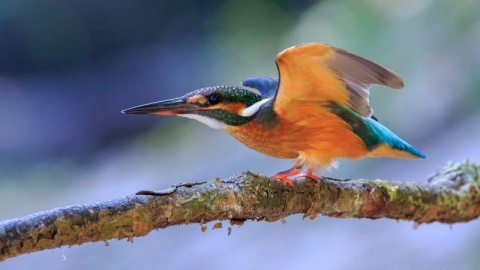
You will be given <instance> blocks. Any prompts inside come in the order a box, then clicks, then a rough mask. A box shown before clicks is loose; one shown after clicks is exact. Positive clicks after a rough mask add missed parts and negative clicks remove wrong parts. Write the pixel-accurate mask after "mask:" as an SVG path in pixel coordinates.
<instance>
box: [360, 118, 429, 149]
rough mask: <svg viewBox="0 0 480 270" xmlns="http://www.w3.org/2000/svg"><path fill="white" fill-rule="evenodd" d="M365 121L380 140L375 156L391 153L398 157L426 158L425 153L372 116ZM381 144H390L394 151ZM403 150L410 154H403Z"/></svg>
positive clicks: (389, 146)
mask: <svg viewBox="0 0 480 270" xmlns="http://www.w3.org/2000/svg"><path fill="white" fill-rule="evenodd" d="M365 122H366V123H367V125H368V126H369V127H370V128H371V131H372V132H373V133H375V135H376V137H377V138H378V140H379V142H380V145H379V147H376V148H375V149H374V150H373V151H372V155H373V156H377V155H378V156H384V155H391V156H398V157H413V158H426V156H425V155H424V154H422V153H421V152H420V151H418V150H417V149H415V148H414V147H413V146H411V145H410V144H408V143H407V142H405V141H404V140H402V139H400V138H399V137H398V136H397V135H395V134H394V133H393V132H392V131H390V130H389V129H388V128H386V127H384V126H383V125H382V124H380V123H379V122H377V121H375V120H373V119H371V118H368V119H365ZM381 144H383V145H386V146H388V148H391V150H393V151H389V150H388V148H385V147H381ZM395 150H396V151H395ZM402 152H403V153H407V154H408V155H406V156H405V155H404V154H402Z"/></svg>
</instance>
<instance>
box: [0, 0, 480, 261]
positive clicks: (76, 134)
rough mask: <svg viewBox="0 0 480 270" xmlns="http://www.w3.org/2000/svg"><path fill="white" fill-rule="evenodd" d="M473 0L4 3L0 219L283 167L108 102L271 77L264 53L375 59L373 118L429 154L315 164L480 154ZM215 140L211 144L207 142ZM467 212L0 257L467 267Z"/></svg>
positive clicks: (432, 166)
mask: <svg viewBox="0 0 480 270" xmlns="http://www.w3.org/2000/svg"><path fill="white" fill-rule="evenodd" d="M479 10H480V2H479V1H475V0H464V1H460V2H453V1H433V0H395V1H378V0H367V1H354V0H349V1H313V0H302V1H296V0H277V1H275V0H266V1H254V0H243V1H240V0H230V1H228V0H227V1H216V0H212V1H196V0H185V1H165V0H137V1H124V0H104V1H94V0H84V1H58V0H41V1H40V0H27V1H13V0H3V1H1V2H0V127H1V130H0V183H1V186H2V188H1V189H0V220H5V219H10V218H16V217H21V216H24V215H28V214H32V213H35V212H38V211H42V210H48V209H52V208H56V207H61V206H67V205H72V204H81V203H91V202H95V201H104V200H109V199H114V198H119V197H122V196H125V195H130V194H133V193H135V192H136V191H138V190H141V189H152V190H158V189H163V188H166V187H169V186H170V185H172V184H175V183H178V182H187V181H202V180H211V179H214V178H215V177H222V178H226V177H230V176H232V175H234V174H235V173H237V172H240V171H245V170H251V171H256V172H260V173H262V174H266V175H272V174H274V173H276V172H278V171H281V170H284V169H287V168H290V167H291V165H292V163H293V161H290V160H287V161H285V160H278V159H274V158H271V157H267V156H264V155H262V154H259V153H256V152H254V151H252V150H249V149H248V148H246V147H245V146H243V145H242V144H240V143H239V142H237V141H235V140H234V139H233V138H231V137H230V136H229V135H227V134H226V133H225V132H222V131H218V130H212V129H209V128H208V127H206V126H204V125H202V124H200V123H197V122H194V121H191V120H186V119H181V118H176V117H165V118H162V117H154V116H135V115H133V116H132V115H122V114H121V113H120V111H121V110H122V109H126V108H128V107H132V106H134V105H139V104H143V103H147V102H152V101H157V100H162V99H167V98H172V97H177V96H180V95H183V94H184V93H186V92H189V91H191V90H194V89H197V88H200V87H205V86H212V85H219V84H231V85H239V84H240V81H241V80H242V79H244V78H246V77H249V76H256V75H264V76H277V71H276V67H275V64H274V59H275V56H276V54H277V53H278V52H280V51H281V50H283V49H285V48H287V47H290V46H293V45H297V44H300V43H305V42H323V43H328V44H332V45H335V46H336V47H340V48H343V49H347V50H349V51H351V52H354V53H356V54H359V55H362V56H364V57H366V58H369V59H371V60H373V61H375V62H378V63H380V64H382V65H385V66H387V67H389V68H391V69H393V70H395V71H396V72H398V73H399V74H401V75H402V76H403V77H404V79H405V81H406V87H405V88H404V89H403V90H401V91H397V90H391V89H386V88H379V87H374V88H373V89H372V95H371V104H372V106H373V108H374V110H375V115H376V116H377V117H378V118H379V120H380V121H381V122H382V123H383V124H384V125H386V126H387V127H389V128H390V129H391V130H393V131H394V132H395V133H397V134H398V135H399V136H400V137H402V138H403V139H405V140H406V141H408V142H410V143H411V144H412V145H414V146H415V147H417V148H418V149H419V150H421V151H422V152H424V153H425V154H426V155H427V156H428V159H426V160H401V159H368V160H362V161H347V160H342V161H341V162H340V167H339V169H337V170H332V171H329V172H325V173H324V174H325V175H328V176H332V177H340V178H366V179H375V178H381V179H392V180H402V181H421V182H425V181H426V179H427V178H428V177H429V176H431V175H433V173H434V172H435V170H436V169H437V168H440V167H443V166H444V165H446V164H447V162H449V161H462V160H464V159H467V158H468V159H470V160H471V161H473V162H478V161H479V160H480V151H479V146H480V143H479V139H478V134H479V133H480V125H479V123H480V107H479V101H480V91H479V90H478V89H479V87H480V68H479V67H480V50H479V48H480V17H479V16H478V11H479ZM219 146H220V147H219ZM479 225H480V223H479V221H478V220H476V221H472V222H469V223H466V224H455V225H453V226H448V225H441V224H430V225H422V226H420V227H418V228H414V226H413V224H412V223H411V222H404V221H401V222H396V221H393V220H375V221H372V220H355V219H337V218H326V217H318V218H317V219H315V220H313V221H311V220H308V219H307V220H302V217H301V216H300V215H298V216H292V217H289V218H287V219H286V224H282V223H280V222H275V223H266V222H259V223H257V222H246V223H245V225H243V226H242V227H234V228H233V232H232V234H231V235H230V236H227V230H226V227H228V226H229V225H228V223H226V222H224V226H223V227H224V229H218V230H212V229H211V227H212V226H211V224H207V226H208V227H209V229H208V230H207V231H206V232H205V233H202V232H201V231H200V226H199V225H198V224H193V225H187V226H179V227H172V228H167V229H163V230H158V231H155V232H152V233H150V234H149V235H148V236H146V237H143V238H137V239H135V243H133V244H130V243H129V242H127V241H126V240H122V241H109V246H105V244H104V243H89V244H84V245H82V246H74V247H71V248H67V247H65V248H60V249H55V250H47V251H43V252H37V253H33V254H30V255H22V256H19V257H17V258H13V259H9V260H7V261H5V262H2V263H0V269H33V268H34V267H37V266H38V265H43V266H45V267H46V269H98V268H100V267H101V269H133V268H138V269H140V268H142V269H152V268H162V269H191V268H194V267H195V268H198V267H200V268H208V269H226V268H228V269H251V268H260V267H262V268H278V269H348V268H350V269H351V268H355V269H376V268H377V269H378V268H380V269H382V268H383V269H426V268H428V269H452V268H455V269H478V268H476V267H478V265H479V263H480V259H479V257H478V249H479V248H480V226H479Z"/></svg>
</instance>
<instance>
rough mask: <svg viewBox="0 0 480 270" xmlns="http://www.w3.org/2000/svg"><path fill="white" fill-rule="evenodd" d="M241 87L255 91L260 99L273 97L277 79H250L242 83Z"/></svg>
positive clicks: (276, 87) (276, 88) (275, 91)
mask: <svg viewBox="0 0 480 270" xmlns="http://www.w3.org/2000/svg"><path fill="white" fill-rule="evenodd" d="M242 85H243V86H246V87H251V88H254V89H257V90H258V91H259V92H260V95H262V98H268V97H274V96H275V94H276V93H277V90H278V79H277V78H272V77H251V78H246V79H245V80H243V81H242Z"/></svg>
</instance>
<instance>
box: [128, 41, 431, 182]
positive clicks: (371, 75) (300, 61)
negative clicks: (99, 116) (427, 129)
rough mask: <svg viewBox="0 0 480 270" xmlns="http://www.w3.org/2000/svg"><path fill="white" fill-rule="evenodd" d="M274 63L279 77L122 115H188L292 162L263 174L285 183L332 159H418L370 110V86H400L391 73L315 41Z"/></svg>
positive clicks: (254, 79)
mask: <svg viewBox="0 0 480 270" xmlns="http://www.w3.org/2000/svg"><path fill="white" fill-rule="evenodd" d="M275 62H276V66H277V69H278V73H279V78H273V77H252V78H247V79H245V80H243V81H242V86H243V87H237V86H229V85H220V86H212V87H205V88H201V89H198V90H195V91H193V92H190V93H187V94H185V95H184V96H181V97H178V98H173V99H168V100H164V101H158V102H153V103H148V104H145V105H140V106H136V107H133V108H130V109H126V110H124V111H122V112H123V113H126V114H152V115H177V116H181V117H187V118H191V119H195V120H198V121H200V122H201V123H203V124H206V125H207V126H209V127H211V128H215V129H224V130H226V131H227V132H228V133H229V134H230V135H232V136H233V137H235V138H236V139H237V140H239V141H240V142H242V143H243V144H245V145H246V146H247V147H249V148H251V149H253V150H256V151H258V152H261V153H263V154H266V155H269V156H272V157H276V158H282V159H295V165H294V166H293V167H292V168H291V169H289V170H285V171H281V172H279V173H277V174H275V175H274V176H272V177H271V178H272V179H275V180H280V181H283V182H285V183H287V184H288V185H290V186H293V182H292V181H291V179H290V178H292V177H306V178H310V179H312V180H314V181H317V182H318V181H319V180H320V177H318V176H316V175H314V172H315V171H318V170H321V169H326V168H330V167H331V166H336V160H337V159H338V158H349V159H360V158H365V157H399V158H425V155H423V154H422V153H421V152H420V151H418V150H416V149H415V148H413V147H412V146H411V145H410V144H408V143H407V142H405V141H403V140H402V139H400V138H399V137H398V136H397V135H395V134H394V133H393V132H392V131H390V130H389V129H387V128H386V127H385V126H383V125H382V124H380V123H379V122H378V121H377V119H376V118H375V117H374V116H373V115H372V108H371V107H370V104H369V95H370V92H369V89H370V87H371V85H372V84H376V85H383V86H388V87H391V88H396V89H399V88H402V87H403V86H404V82H403V79H402V78H401V77H400V76H399V75H398V74H396V73H395V72H393V71H392V70H390V69H388V68H385V67H383V66H381V65H379V64H376V63H374V62H372V61H370V60H367V59H365V58H363V57H360V56H357V55H355V54H352V53H350V52H348V51H346V50H342V49H339V48H335V47H333V46H330V45H326V44H321V43H309V44H302V45H297V46H294V47H290V48H288V49H285V50H284V51H282V52H280V53H279V54H278V55H277V57H276V61H275Z"/></svg>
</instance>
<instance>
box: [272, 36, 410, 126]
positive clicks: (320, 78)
mask: <svg viewBox="0 0 480 270" xmlns="http://www.w3.org/2000/svg"><path fill="white" fill-rule="evenodd" d="M276 63H277V68H278V70H279V74H280V86H279V89H278V91H277V95H276V100H275V105H274V109H276V110H283V109H285V108H287V107H288V103H289V102H293V101H307V100H309V101H317V102H324V101H325V102H326V101H334V102H337V103H339V104H342V105H345V106H348V107H350V108H351V109H353V110H354V111H356V112H358V113H359V114H360V115H362V116H364V117H370V116H371V115H372V109H371V107H370V105H369V95H370V93H369V89H370V86H371V85H372V84H378V85H384V86H389V87H392V88H402V87H403V80H402V78H401V77H400V76H399V75H397V74H396V73H395V72H393V71H391V70H390V69H388V68H385V67H382V66H380V65H378V64H376V63H374V62H372V61H370V60H367V59H365V58H362V57H360V56H357V55H354V54H352V53H349V52H347V51H345V50H341V49H338V48H334V47H331V46H329V45H325V44H320V43H312V44H305V45H299V46H296V47H291V48H288V49H286V50H284V51H283V52H281V53H279V54H278V56H277V59H276Z"/></svg>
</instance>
